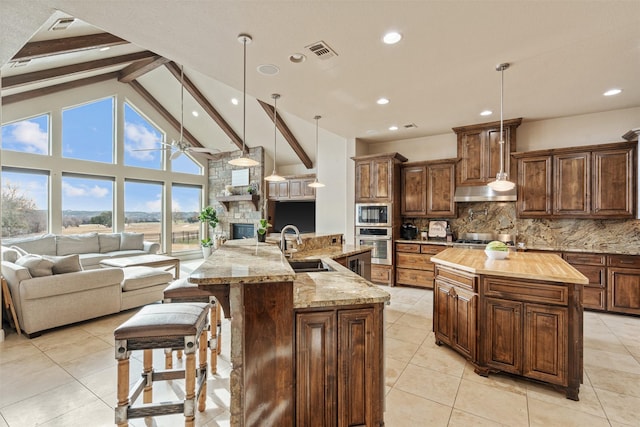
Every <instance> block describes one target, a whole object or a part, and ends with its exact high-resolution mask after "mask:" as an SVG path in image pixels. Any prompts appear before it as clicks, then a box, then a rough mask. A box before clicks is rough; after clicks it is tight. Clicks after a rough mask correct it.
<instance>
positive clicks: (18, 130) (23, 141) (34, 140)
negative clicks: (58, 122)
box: [8, 120, 49, 154]
mask: <svg viewBox="0 0 640 427" xmlns="http://www.w3.org/2000/svg"><path fill="white" fill-rule="evenodd" d="M8 130H9V134H10V135H11V137H12V139H13V142H14V143H15V144H18V145H22V150H23V151H25V152H27V153H36V154H47V153H48V152H49V135H48V133H47V131H46V130H42V129H40V125H38V123H36V122H32V121H29V120H23V121H21V122H18V123H14V124H12V125H8Z"/></svg>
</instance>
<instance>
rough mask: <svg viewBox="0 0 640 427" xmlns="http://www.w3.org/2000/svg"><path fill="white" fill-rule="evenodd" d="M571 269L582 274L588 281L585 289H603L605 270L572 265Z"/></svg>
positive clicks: (590, 266) (603, 268)
mask: <svg viewBox="0 0 640 427" xmlns="http://www.w3.org/2000/svg"><path fill="white" fill-rule="evenodd" d="M573 268H575V269H576V270H578V271H579V272H580V273H582V274H584V275H585V276H586V277H587V279H589V284H587V285H584V286H585V287H592V288H593V287H596V288H604V287H605V286H606V285H605V284H606V280H607V279H606V278H607V273H606V270H607V269H606V268H605V267H597V266H595V265H574V266H573Z"/></svg>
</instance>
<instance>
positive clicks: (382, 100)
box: [376, 98, 389, 105]
mask: <svg viewBox="0 0 640 427" xmlns="http://www.w3.org/2000/svg"><path fill="white" fill-rule="evenodd" d="M388 103H389V100H388V99H387V98H380V99H378V100H377V101H376V104H378V105H387V104H388Z"/></svg>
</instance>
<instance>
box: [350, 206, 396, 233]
mask: <svg viewBox="0 0 640 427" xmlns="http://www.w3.org/2000/svg"><path fill="white" fill-rule="evenodd" d="M392 206H393V205H392V204H391V203H356V227H391V225H392V224H391V220H392V217H393V212H392Z"/></svg>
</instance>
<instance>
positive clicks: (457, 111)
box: [0, 0, 640, 165]
mask: <svg viewBox="0 0 640 427" xmlns="http://www.w3.org/2000/svg"><path fill="white" fill-rule="evenodd" d="M2 7H3V9H4V11H3V13H2V14H1V17H0V24H1V26H0V28H4V29H7V28H9V29H10V28H12V27H14V28H15V27H16V23H21V24H22V23H24V22H29V19H30V17H33V16H46V17H49V16H50V15H51V14H53V13H54V12H55V11H56V9H57V10H60V11H62V12H64V13H67V14H69V15H72V16H75V17H77V18H80V19H82V20H83V21H85V22H88V23H90V24H92V25H93V26H95V27H98V28H100V29H101V30H104V31H107V32H109V33H112V34H114V35H117V36H119V37H121V38H123V39H126V40H128V41H130V42H132V43H133V44H134V45H135V46H137V47H138V48H140V49H148V50H152V51H154V52H156V53H158V54H160V55H163V56H165V57H167V58H170V59H171V60H173V61H175V62H176V63H178V64H184V66H185V68H186V74H187V75H188V76H189V78H191V79H192V80H193V81H194V83H196V85H197V86H198V87H199V88H200V89H201V90H202V92H203V93H204V94H205V95H206V96H207V98H208V99H209V101H210V102H211V103H212V104H213V105H214V106H215V108H216V109H218V110H219V112H220V113H221V114H222V116H223V117H224V118H225V119H226V120H227V121H228V122H229V123H230V124H231V126H232V127H233V128H234V129H235V131H236V133H238V134H239V135H240V136H242V116H241V114H242V112H241V109H242V106H241V105H240V106H233V105H231V103H230V102H229V99H230V97H232V96H240V97H241V90H242V45H241V44H240V43H239V42H238V40H237V37H238V34H240V33H248V34H250V35H251V36H252V37H253V43H251V44H250V45H249V46H248V47H247V61H248V73H247V92H248V94H249V95H250V96H252V97H256V98H259V99H261V100H263V101H266V102H268V103H272V100H271V98H270V95H271V94H272V93H274V92H277V93H280V94H282V98H281V99H280V100H279V101H278V109H279V110H280V111H281V112H282V113H283V117H284V118H285V120H286V122H287V124H288V125H289V127H290V128H291V130H292V132H293V134H294V135H295V136H296V137H297V138H298V140H299V141H300V143H301V144H302V146H303V148H304V149H305V151H306V152H307V153H308V154H309V156H310V157H311V158H312V159H314V158H315V156H314V144H315V123H314V121H313V117H314V116H315V115H317V114H320V115H322V117H323V118H322V119H321V121H320V126H321V128H323V129H326V130H327V131H329V132H332V133H334V134H337V135H340V136H343V137H345V138H358V139H361V140H365V141H369V142H378V141H394V140H401V139H407V138H416V137H423V136H429V135H438V134H444V133H450V132H451V127H454V126H461V125H467V124H473V123H480V122H486V121H494V120H499V111H500V97H499V94H500V92H499V90H500V73H499V72H497V71H495V66H496V64H498V63H501V62H510V63H511V64H512V65H511V67H510V68H509V69H508V70H507V71H505V118H512V117H524V120H525V121H533V120H543V119H548V118H553V117H562V116H572V115H578V114H585V113H591V112H599V111H607V110H614V109H622V108H630V107H637V106H640V1H638V0H631V1H613V0H609V1H560V0H558V1H522V0H519V1H518V0H513V1H484V0H476V1H455V0H452V1H268V0H267V1H264V0H263V1H233V2H231V1H193V0H172V1H163V2H158V1H156V0H138V1H135V2H126V3H124V2H121V1H117V0H101V1H91V2H87V1H79V0H39V1H37V2H23V1H21V0H2ZM5 12H7V13H5ZM45 12H46V14H45ZM32 19H33V18H32ZM40 21H42V22H43V20H40ZM42 22H38V24H37V25H36V26H35V27H34V28H32V29H31V30H30V33H33V32H36V31H37V29H38V26H39V25H41V24H42ZM72 28H73V26H72ZM388 30H396V31H399V32H400V33H402V34H403V36H404V38H403V40H402V41H401V42H400V43H398V44H397V45H394V46H387V45H384V44H383V43H382V42H381V37H382V35H383V34H384V33H385V32H386V31H388ZM0 31H3V34H2V40H3V42H4V41H5V39H6V40H7V41H12V40H11V39H12V37H13V38H14V39H15V38H16V37H19V36H20V32H22V33H24V31H26V30H23V29H22V28H20V30H19V31H16V32H15V34H13V33H12V34H7V33H5V31H6V30H0ZM78 31H81V29H78ZM82 31H84V30H82ZM87 31H88V30H87ZM30 33H29V34H30ZM44 34H47V33H46V32H45V33H44ZM41 37H51V36H50V33H48V35H41V34H38V35H37V36H36V38H41ZM27 39H28V38H27ZM320 40H323V41H324V42H326V43H327V44H328V45H329V46H331V47H332V48H333V49H334V50H335V51H336V52H337V54H338V55H337V56H336V57H333V58H330V59H327V60H322V59H319V58H316V57H314V56H313V55H312V54H311V53H310V52H309V51H307V50H305V46H308V45H310V44H312V43H314V42H317V41H320ZM24 41H26V40H23V42H24ZM122 49H126V48H122ZM129 49H131V47H129ZM0 52H2V51H0ZM121 52H123V51H117V50H116V49H112V51H110V53H109V55H115V54H116V53H117V54H121ZM296 52H300V53H304V54H306V55H307V60H306V61H305V62H303V63H301V64H293V63H291V62H290V61H289V60H288V57H289V55H290V54H292V53H296ZM3 53H4V55H5V56H6V52H3ZM14 53H15V49H14ZM95 54H96V53H95V52H92V53H90V52H87V53H86V55H95ZM10 56H11V55H9V56H8V57H10ZM8 57H7V58H8ZM0 58H3V56H0ZM91 59H93V58H91ZM84 60H87V59H86V58H85V59H83V61H84ZM260 64H273V65H276V66H278V67H279V68H280V73H279V74H278V75H276V76H264V75H261V74H259V73H258V72H257V71H256V68H257V67H258V65H260ZM14 70H15V69H14ZM29 71H31V70H29ZM11 72H12V71H11V69H8V68H7V66H5V67H3V68H2V73H3V75H9V73H11ZM140 81H141V83H142V84H143V85H144V86H145V87H147V88H148V90H149V91H150V92H151V93H152V94H153V95H154V96H155V97H156V98H157V99H158V100H160V102H161V103H162V104H163V105H165V107H166V108H167V109H168V110H169V111H171V112H172V113H173V114H175V115H176V117H179V108H178V109H176V108H175V106H176V105H177V104H178V102H177V101H178V100H179V98H178V97H179V92H178V89H177V86H176V83H175V79H174V80H173V81H172V80H171V77H170V75H169V73H168V71H167V70H166V69H165V68H164V67H161V68H159V69H157V70H155V71H153V72H152V73H149V74H148V75H146V76H144V77H143V78H141V79H140ZM171 85H173V87H175V89H174V90H172V91H170V90H166V88H167V87H171ZM613 87H618V88H622V89H623V92H622V94H620V95H618V96H615V97H604V96H602V93H603V92H604V91H605V90H607V89H609V88H613ZM381 96H384V97H387V98H389V99H390V100H391V102H390V103H389V104H388V105H385V106H379V105H377V104H376V103H375V101H376V99H377V98H378V97H381ZM172 100H175V101H172ZM250 101H253V99H251V100H250ZM186 102H187V108H188V109H190V108H191V105H189V103H190V102H191V101H190V100H187V101H186ZM484 109H490V110H493V111H494V114H493V115H492V116H490V117H481V116H480V115H479V113H480V111H482V110H484ZM188 117H191V116H190V115H189V114H186V115H185V120H187V119H188ZM201 117H202V115H201ZM639 122H640V118H639ZM408 123H415V124H416V126H417V128H415V129H404V128H403V127H402V126H403V125H405V124H408ZM185 125H186V127H187V129H189V130H190V131H191V132H192V133H193V134H194V135H196V136H197V137H198V138H199V139H200V140H201V142H202V143H203V144H204V145H207V146H217V148H220V149H222V150H224V151H228V150H230V149H233V148H234V146H231V145H230V144H229V140H228V138H227V137H226V136H225V135H224V134H223V133H222V132H221V131H219V130H218V129H217V128H216V127H215V125H213V124H212V122H207V123H205V122H204V121H203V120H200V121H197V120H192V118H189V119H188V122H185ZM390 125H397V126H399V127H400V130H398V131H396V132H391V131H388V130H387V128H388V127H389V126H390ZM622 133H624V132H621V134H622ZM282 141H283V140H282V139H280V140H279V145H278V147H282V148H279V149H278V163H279V164H283V165H284V164H292V163H296V162H297V160H296V158H295V155H294V154H293V152H292V151H291V150H290V149H288V148H287V149H284V145H285V143H284V142H282ZM281 142H282V143H281ZM247 144H248V145H249V146H256V145H265V146H266V148H267V149H268V150H272V146H273V125H272V123H271V121H270V120H269V119H268V118H267V117H266V115H265V113H264V111H262V108H261V107H260V106H259V105H257V103H255V102H248V103H247Z"/></svg>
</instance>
